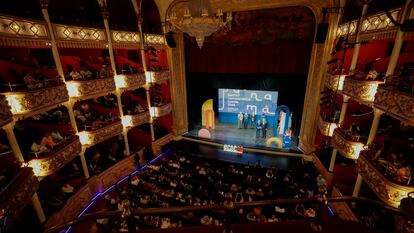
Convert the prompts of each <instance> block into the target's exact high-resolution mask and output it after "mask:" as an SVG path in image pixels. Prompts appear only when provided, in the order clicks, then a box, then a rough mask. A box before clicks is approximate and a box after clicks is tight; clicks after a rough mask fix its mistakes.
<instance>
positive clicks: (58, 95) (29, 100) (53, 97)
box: [5, 83, 69, 117]
mask: <svg viewBox="0 0 414 233" xmlns="http://www.w3.org/2000/svg"><path fill="white" fill-rule="evenodd" d="M5 96H6V99H7V101H8V102H9V105H10V106H11V112H12V113H13V115H14V116H18V117H20V116H27V115H33V114H37V113H39V112H45V111H47V110H49V109H52V108H54V107H55V106H56V105H58V104H61V103H64V102H66V101H68V100H69V95H68V91H67V89H66V86H65V85H64V84H63V83H62V84H60V85H57V86H52V87H46V88H39V89H34V90H29V91H19V92H7V93H5Z"/></svg>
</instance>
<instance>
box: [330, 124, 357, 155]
mask: <svg viewBox="0 0 414 233" xmlns="http://www.w3.org/2000/svg"><path fill="white" fill-rule="evenodd" d="M332 145H333V147H334V148H335V149H337V150H338V151H339V152H340V153H341V154H342V155H343V156H345V157H346V158H348V159H358V156H359V153H360V152H361V150H362V149H363V148H364V145H365V143H364V142H362V141H359V140H356V138H355V137H353V136H352V135H350V134H349V133H348V132H347V131H345V130H344V129H341V128H336V129H335V130H334V133H333V135H332Z"/></svg>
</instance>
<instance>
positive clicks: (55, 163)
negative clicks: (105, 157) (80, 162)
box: [28, 135, 82, 176]
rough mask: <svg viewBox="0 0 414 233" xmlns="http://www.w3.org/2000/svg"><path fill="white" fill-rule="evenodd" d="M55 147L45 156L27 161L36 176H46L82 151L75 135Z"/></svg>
mask: <svg viewBox="0 0 414 233" xmlns="http://www.w3.org/2000/svg"><path fill="white" fill-rule="evenodd" d="M55 147H57V148H55V150H54V151H52V152H50V153H48V155H47V157H44V158H36V159H32V160H30V161H29V162H28V164H29V167H31V168H33V172H34V174H35V175H36V176H47V175H50V174H52V173H54V172H56V171H58V170H59V169H60V168H61V167H63V166H64V165H65V164H67V163H68V162H70V161H71V160H72V159H73V158H74V157H76V156H77V155H78V154H79V153H81V151H82V145H81V143H80V141H79V137H78V136H76V135H75V136H72V137H70V138H69V139H67V140H66V141H65V142H62V145H57V146H55Z"/></svg>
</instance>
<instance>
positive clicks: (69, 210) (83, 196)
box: [48, 185, 92, 225]
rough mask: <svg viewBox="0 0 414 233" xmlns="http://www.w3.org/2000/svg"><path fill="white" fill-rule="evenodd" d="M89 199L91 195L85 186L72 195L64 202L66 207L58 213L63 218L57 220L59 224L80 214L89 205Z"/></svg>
mask: <svg viewBox="0 0 414 233" xmlns="http://www.w3.org/2000/svg"><path fill="white" fill-rule="evenodd" d="M91 198H92V194H91V191H90V190H89V186H88V185H85V186H84V187H82V188H81V189H80V190H79V191H78V192H77V193H76V194H75V195H73V196H72V197H71V198H70V199H69V200H68V201H67V202H66V205H65V206H64V207H63V208H62V209H61V210H60V211H59V212H60V213H61V214H62V215H61V216H62V217H63V219H59V220H58V221H60V222H59V223H62V222H65V221H70V220H73V219H75V218H77V217H78V215H79V214H80V212H81V211H82V210H83V209H84V208H85V207H86V206H87V205H88V204H89V202H90V201H91ZM48 225H49V222H48Z"/></svg>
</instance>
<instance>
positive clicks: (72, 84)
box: [66, 77, 115, 99]
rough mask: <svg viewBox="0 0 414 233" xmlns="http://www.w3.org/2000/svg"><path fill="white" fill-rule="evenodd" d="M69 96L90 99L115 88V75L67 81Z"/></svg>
mask: <svg viewBox="0 0 414 233" xmlns="http://www.w3.org/2000/svg"><path fill="white" fill-rule="evenodd" d="M66 86H67V88H68V92H69V96H70V97H73V98H79V99H90V98H94V97H97V96H100V95H102V94H107V93H109V92H112V91H114V90H115V81H114V78H113V77H110V78H98V79H91V80H85V81H67V82H66Z"/></svg>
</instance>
